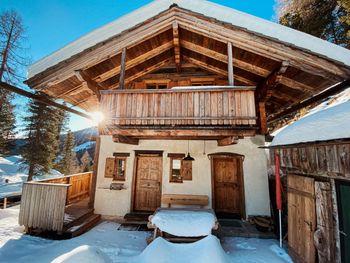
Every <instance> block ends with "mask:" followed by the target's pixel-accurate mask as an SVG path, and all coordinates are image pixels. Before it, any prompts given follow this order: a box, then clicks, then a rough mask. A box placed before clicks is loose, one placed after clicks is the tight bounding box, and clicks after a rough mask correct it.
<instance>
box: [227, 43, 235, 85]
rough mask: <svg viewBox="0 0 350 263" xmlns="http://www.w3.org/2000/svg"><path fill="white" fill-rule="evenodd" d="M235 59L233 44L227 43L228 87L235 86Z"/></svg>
mask: <svg viewBox="0 0 350 263" xmlns="http://www.w3.org/2000/svg"><path fill="white" fill-rule="evenodd" d="M232 60H233V58H232V44H231V42H228V43H227V72H228V85H229V86H233V85H234V78H233V61H232Z"/></svg>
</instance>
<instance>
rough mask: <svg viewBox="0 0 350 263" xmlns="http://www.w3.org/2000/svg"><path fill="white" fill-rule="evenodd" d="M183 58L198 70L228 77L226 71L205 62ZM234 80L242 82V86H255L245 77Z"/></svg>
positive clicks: (236, 76) (237, 76)
mask: <svg viewBox="0 0 350 263" xmlns="http://www.w3.org/2000/svg"><path fill="white" fill-rule="evenodd" d="M184 58H185V59H186V60H187V61H188V62H190V63H192V64H194V65H196V66H198V67H200V68H203V69H206V70H208V71H211V72H213V73H216V74H219V75H222V76H225V77H227V76H228V75H227V71H226V70H223V69H220V68H217V67H214V66H213V65H210V64H208V63H205V62H203V61H201V60H198V59H195V58H191V57H189V56H184ZM235 78H236V80H238V81H240V82H242V83H244V84H246V85H248V86H255V85H256V83H255V82H253V81H251V80H249V79H247V78H245V77H242V76H239V75H235Z"/></svg>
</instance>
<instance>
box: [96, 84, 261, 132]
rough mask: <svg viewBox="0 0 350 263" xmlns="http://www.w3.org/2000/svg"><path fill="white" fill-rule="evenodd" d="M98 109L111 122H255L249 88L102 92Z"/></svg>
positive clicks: (189, 123)
mask: <svg viewBox="0 0 350 263" xmlns="http://www.w3.org/2000/svg"><path fill="white" fill-rule="evenodd" d="M101 109H102V110H103V111H105V112H108V113H111V114H109V115H110V117H111V118H112V121H111V124H114V125H138V126H139V125H143V126H146V125H148V126H152V125H156V126H157V125H167V126H176V125H178V126H190V125H214V126H216V125H233V126H234V125H255V124H256V119H255V118H256V110H255V101H254V91H253V90H239V89H237V90H235V89H222V90H220V89H214V90H210V89H202V90H191V89H189V90H171V91H169V90H166V91H162V90H160V91H154V92H148V91H147V92H145V91H143V90H141V91H139V92H138V91H134V90H133V91H132V92H130V91H127V90H126V91H125V92H116V93H109V94H102V99H101ZM203 117H205V118H203ZM201 118H203V119H201Z"/></svg>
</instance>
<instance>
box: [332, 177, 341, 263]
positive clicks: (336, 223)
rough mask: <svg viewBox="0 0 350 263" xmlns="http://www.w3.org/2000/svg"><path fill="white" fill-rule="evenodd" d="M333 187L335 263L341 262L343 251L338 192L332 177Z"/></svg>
mask: <svg viewBox="0 0 350 263" xmlns="http://www.w3.org/2000/svg"><path fill="white" fill-rule="evenodd" d="M331 189H332V206H333V207H332V208H333V229H334V239H335V261H334V262H335V263H340V262H341V252H340V233H339V217H338V201H337V192H336V188H335V181H334V179H331Z"/></svg>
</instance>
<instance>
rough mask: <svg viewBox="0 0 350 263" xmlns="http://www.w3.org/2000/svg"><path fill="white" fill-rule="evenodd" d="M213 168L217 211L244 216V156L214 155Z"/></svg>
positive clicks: (214, 203)
mask: <svg viewBox="0 0 350 263" xmlns="http://www.w3.org/2000/svg"><path fill="white" fill-rule="evenodd" d="M212 170H213V207H214V209H215V212H216V213H218V214H220V213H221V214H232V215H236V216H239V217H243V216H244V215H243V208H244V194H243V173H242V158H234V157H224V156H223V157H219V156H216V157H213V159H212Z"/></svg>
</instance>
